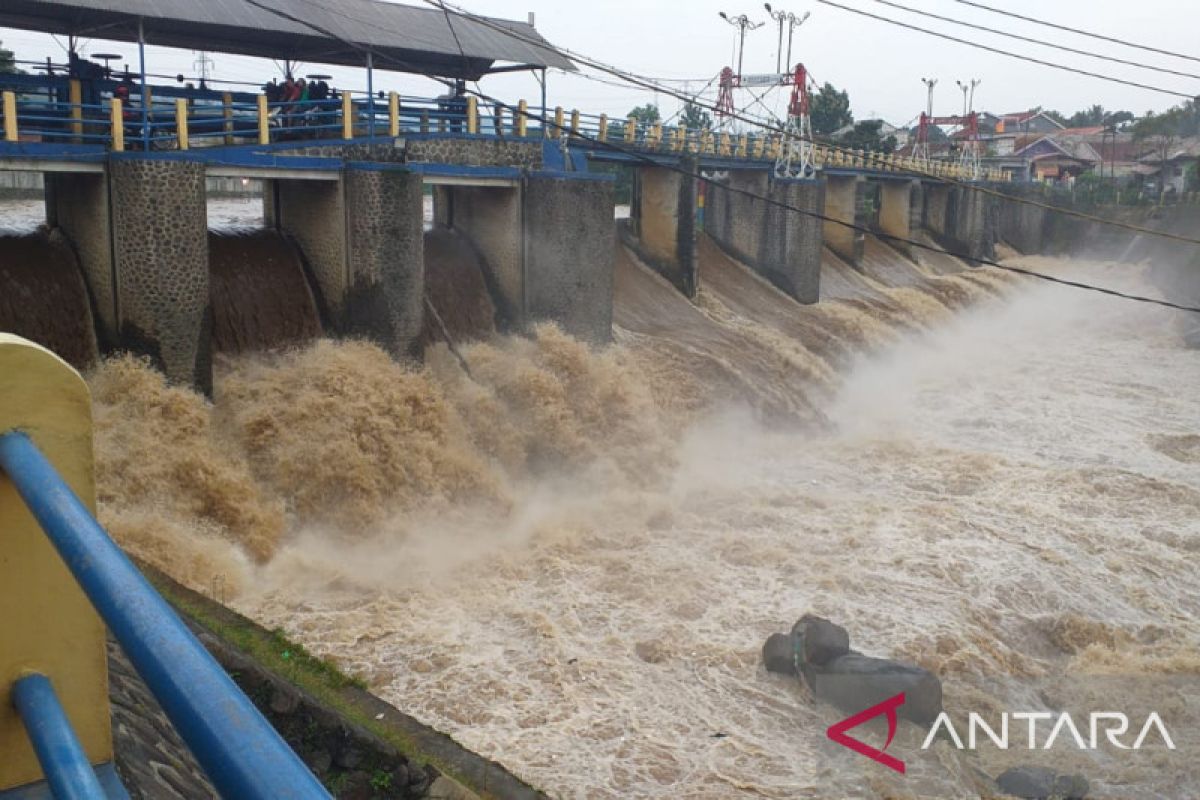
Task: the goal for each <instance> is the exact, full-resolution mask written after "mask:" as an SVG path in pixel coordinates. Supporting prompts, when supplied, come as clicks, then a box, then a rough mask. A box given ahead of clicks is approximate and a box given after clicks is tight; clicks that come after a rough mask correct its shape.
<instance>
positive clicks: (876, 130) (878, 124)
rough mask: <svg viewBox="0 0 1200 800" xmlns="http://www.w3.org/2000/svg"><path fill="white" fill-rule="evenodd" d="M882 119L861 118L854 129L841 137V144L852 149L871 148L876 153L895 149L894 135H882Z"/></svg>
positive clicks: (889, 151)
mask: <svg viewBox="0 0 1200 800" xmlns="http://www.w3.org/2000/svg"><path fill="white" fill-rule="evenodd" d="M882 130H883V120H880V119H873V120H863V121H862V122H859V123H856V124H855V125H854V129H853V130H852V131H850V132H849V133H847V134H846V135H845V136H843V137H841V144H843V145H844V146H846V147H849V148H851V149H854V150H871V151H874V152H877V153H891V152H893V151H894V150H895V149H896V137H895V136H883V135H881V133H880V132H881V131H882Z"/></svg>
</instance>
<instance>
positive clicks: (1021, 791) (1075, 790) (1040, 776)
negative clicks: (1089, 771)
mask: <svg viewBox="0 0 1200 800" xmlns="http://www.w3.org/2000/svg"><path fill="white" fill-rule="evenodd" d="M996 786H997V788H999V789H1000V791H1002V792H1004V793H1005V794H1008V795H1012V796H1013V797H1020V798H1022V800H1052V799H1053V800H1084V799H1085V798H1086V797H1087V793H1088V790H1089V789H1090V788H1091V787H1090V786H1089V785H1088V782H1087V780H1086V779H1085V778H1084V777H1083V776H1082V775H1059V774H1057V773H1056V772H1055V771H1054V770H1052V769H1047V768H1046V767H1013V768H1012V769H1008V770H1005V771H1004V772H1003V773H1001V774H1000V777H998V778H996Z"/></svg>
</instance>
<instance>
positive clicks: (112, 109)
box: [108, 97, 125, 153]
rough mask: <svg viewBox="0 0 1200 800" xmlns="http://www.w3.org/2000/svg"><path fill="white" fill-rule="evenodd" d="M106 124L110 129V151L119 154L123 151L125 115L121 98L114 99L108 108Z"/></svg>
mask: <svg viewBox="0 0 1200 800" xmlns="http://www.w3.org/2000/svg"><path fill="white" fill-rule="evenodd" d="M108 124H109V126H110V127H111V128H112V130H111V132H110V133H111V136H110V138H111V139H112V149H113V151H114V152H117V153H120V152H121V151H122V150H124V149H125V114H124V112H123V111H122V107H121V98H119V97H114V98H113V99H112V104H111V105H109V107H108Z"/></svg>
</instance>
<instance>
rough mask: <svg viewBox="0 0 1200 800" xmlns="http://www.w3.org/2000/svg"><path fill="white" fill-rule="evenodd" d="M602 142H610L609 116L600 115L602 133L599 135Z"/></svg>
mask: <svg viewBox="0 0 1200 800" xmlns="http://www.w3.org/2000/svg"><path fill="white" fill-rule="evenodd" d="M597 138H599V139H600V141H602V142H605V141H608V114H601V115H600V132H599V133H598V134H597Z"/></svg>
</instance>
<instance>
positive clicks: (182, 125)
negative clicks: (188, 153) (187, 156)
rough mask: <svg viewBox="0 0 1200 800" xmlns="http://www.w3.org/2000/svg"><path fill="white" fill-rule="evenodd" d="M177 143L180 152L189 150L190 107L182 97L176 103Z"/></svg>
mask: <svg viewBox="0 0 1200 800" xmlns="http://www.w3.org/2000/svg"><path fill="white" fill-rule="evenodd" d="M175 141H176V142H177V143H178V144H179V149H180V150H187V149H188V106H187V100H184V99H183V98H182V97H180V98H179V99H177V100H176V101H175Z"/></svg>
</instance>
